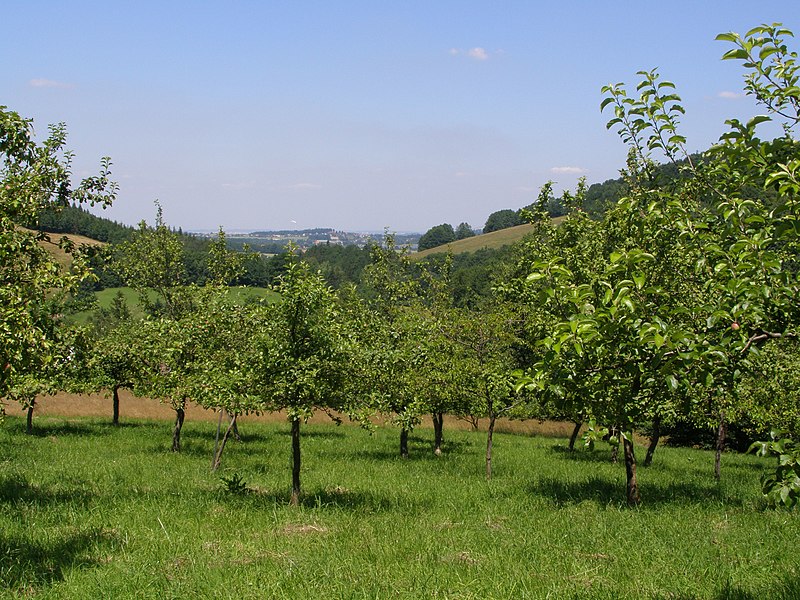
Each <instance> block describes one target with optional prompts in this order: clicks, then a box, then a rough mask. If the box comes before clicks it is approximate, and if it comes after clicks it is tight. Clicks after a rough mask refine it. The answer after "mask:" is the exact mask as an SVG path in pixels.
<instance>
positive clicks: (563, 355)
mask: <svg viewBox="0 0 800 600" xmlns="http://www.w3.org/2000/svg"><path fill="white" fill-rule="evenodd" d="M787 35H790V33H789V32H788V31H786V30H785V29H783V28H781V26H780V25H774V26H762V27H759V28H756V29H754V30H752V31H751V32H749V33H748V34H747V35H746V36H745V37H744V38H740V37H739V36H737V35H735V34H723V35H722V36H720V39H723V40H725V41H729V42H733V43H734V44H735V45H737V48H735V49H734V50H732V51H730V52H728V53H726V55H725V57H724V58H727V59H742V60H744V61H745V67H746V68H748V69H749V70H750V72H749V74H748V76H747V78H746V81H747V83H746V91H748V92H749V93H751V94H754V95H755V96H756V99H757V100H758V101H759V102H760V104H761V105H762V107H764V108H766V109H767V112H768V113H769V114H768V115H766V116H760V117H755V118H754V119H752V120H751V121H750V122H749V123H747V124H742V123H740V122H739V121H736V120H732V121H729V124H730V126H731V131H730V132H729V133H727V134H725V135H723V136H722V139H721V140H720V143H719V144H718V145H717V146H715V147H713V148H712V149H711V150H710V151H709V152H707V153H706V154H705V155H704V156H703V158H702V161H701V162H700V163H699V164H696V163H695V162H693V161H692V158H691V157H690V156H689V154H688V153H687V152H686V151H685V148H684V145H685V140H684V138H683V137H682V136H681V135H680V134H679V133H678V125H679V117H680V115H682V114H683V108H682V107H681V105H680V98H679V97H678V95H677V94H675V93H674V86H673V85H672V84H671V83H670V82H667V81H662V80H660V78H659V76H658V74H657V73H655V72H653V71H651V72H646V71H645V72H640V76H641V77H642V80H641V82H640V83H639V85H638V86H637V91H638V96H637V97H631V96H628V94H627V92H626V90H625V87H624V86H623V85H622V84H616V85H610V86H606V87H605V88H604V93H605V94H606V98H605V99H604V100H603V103H602V108H607V107H611V108H613V111H614V117H613V118H612V119H611V121H610V122H609V127H616V128H618V129H619V133H620V135H621V137H622V139H623V140H624V141H625V142H626V143H627V144H628V145H629V146H630V154H629V165H628V172H627V175H628V181H629V186H628V187H629V189H628V195H627V196H626V197H625V198H623V199H622V200H620V202H619V203H618V204H617V205H616V206H615V207H614V208H613V209H612V210H610V211H609V212H608V213H607V214H606V216H605V218H604V220H603V221H602V223H601V224H600V230H599V232H598V233H599V234H600V235H601V238H602V242H601V244H600V248H599V250H600V252H599V256H600V259H601V260H600V262H599V263H598V267H599V268H598V269H597V275H596V276H595V277H591V278H589V279H588V280H587V281H585V282H584V281H581V280H580V278H578V277H576V273H575V271H574V270H573V269H571V268H569V266H568V265H566V263H565V260H564V258H563V257H562V256H561V254H562V253H563V247H558V246H555V247H552V249H551V252H550V253H549V254H548V255H547V259H546V260H543V261H540V263H539V264H537V265H535V268H534V269H533V272H532V274H531V275H530V276H529V277H528V280H529V281H531V280H533V281H552V282H553V283H552V284H547V285H545V286H544V287H543V288H542V291H543V296H542V298H543V299H544V300H545V301H547V302H549V303H550V304H551V305H553V306H554V307H557V308H558V309H559V310H560V311H561V313H560V317H558V318H557V319H556V321H555V323H554V325H553V327H552V334H550V335H548V336H546V337H544V338H543V340H542V343H543V345H544V347H545V348H546V349H547V353H546V354H545V356H544V358H543V359H542V360H541V361H539V362H538V363H536V366H535V367H534V368H533V369H532V379H533V380H535V381H536V382H537V384H538V386H539V389H545V388H553V387H558V386H562V387H565V388H566V387H567V386H568V385H572V383H573V382H575V381H580V384H581V385H582V386H584V387H585V389H586V390H587V391H588V392H589V393H587V395H586V396H587V406H586V412H587V413H588V414H589V415H591V416H593V417H595V418H597V419H598V420H601V421H603V422H605V423H608V424H609V425H617V424H619V425H622V432H621V434H622V439H623V443H624V448H625V461H626V471H627V500H628V503H629V504H638V503H639V492H638V485H637V481H636V471H635V466H636V462H635V457H634V455H633V443H632V430H633V427H634V426H635V425H636V423H637V422H641V421H643V420H646V419H653V418H655V417H658V416H659V415H663V414H670V413H676V412H677V413H679V414H682V415H686V416H692V417H694V418H695V419H697V418H698V416H697V415H698V413H700V412H703V411H704V410H705V411H709V410H710V412H711V414H712V415H714V416H715V418H716V419H717V420H718V423H719V424H720V430H721V431H724V427H723V426H724V423H725V420H726V418H727V415H729V414H730V413H731V412H733V411H735V410H736V409H737V408H738V399H737V396H736V389H737V382H738V381H739V380H740V379H741V377H742V375H743V374H744V373H746V372H747V370H748V369H750V368H751V360H750V359H751V356H752V353H753V352H755V351H756V350H757V349H758V347H759V345H761V344H763V343H765V342H767V341H769V340H774V339H781V338H787V337H795V336H796V327H797V308H798V305H797V302H796V299H797V297H798V292H800V290H798V285H797V270H796V269H795V268H792V266H791V265H792V260H793V257H796V251H797V246H798V243H797V240H798V234H800V227H798V226H797V223H798V217H797V215H798V201H797V195H798V191H800V185H799V184H798V178H797V173H798V172H800V160H798V159H797V148H798V145H797V142H796V141H795V140H794V138H793V137H792V133H791V132H792V130H793V128H794V127H795V126H796V125H797V123H798V114H800V113H799V112H798V109H799V108H800V103H798V93H797V90H798V86H797V82H798V77H797V68H796V67H795V58H796V56H795V54H794V53H790V52H789V51H788V50H787V48H786V46H785V43H784V38H785V36H787ZM772 118H778V119H779V120H781V121H782V122H783V126H784V131H785V135H784V136H783V137H780V138H777V139H776V140H773V141H771V142H762V141H761V140H760V139H758V138H757V137H756V134H755V132H756V128H757V126H758V125H759V124H760V123H763V122H766V121H768V120H770V119H772ZM655 152H660V153H662V154H663V155H664V156H665V157H666V158H667V159H668V160H670V161H674V162H677V161H678V160H679V159H683V160H684V161H685V165H686V167H685V168H686V169H687V173H686V176H684V177H681V178H679V179H677V180H673V181H671V182H668V183H666V184H665V183H664V182H661V181H659V180H658V178H657V177H656V176H655V175H656V172H655V163H654V161H653V159H652V156H653V153H655ZM553 314H554V316H555V315H556V312H555V311H553ZM700 386H701V387H702V388H704V389H705V392H703V391H701V392H700V393H697V390H698V389H700ZM704 407H705V408H704ZM717 472H718V466H717Z"/></svg>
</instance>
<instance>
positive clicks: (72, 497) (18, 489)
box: [0, 474, 94, 506]
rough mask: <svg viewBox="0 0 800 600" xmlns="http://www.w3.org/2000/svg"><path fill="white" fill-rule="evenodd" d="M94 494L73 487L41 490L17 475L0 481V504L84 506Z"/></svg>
mask: <svg viewBox="0 0 800 600" xmlns="http://www.w3.org/2000/svg"><path fill="white" fill-rule="evenodd" d="M93 496H94V494H92V493H90V492H88V491H87V490H86V489H83V488H76V487H73V488H72V489H66V490H59V489H57V490H53V489H43V488H41V487H39V486H37V485H34V484H31V483H29V482H28V481H27V479H25V477H23V476H22V475H19V474H14V475H11V476H8V477H5V478H4V479H3V480H2V481H0V502H7V503H25V504H32V505H37V506H42V505H46V504H54V503H58V504H63V503H70V504H78V505H86V504H88V503H89V502H90V500H91V499H92V498H93Z"/></svg>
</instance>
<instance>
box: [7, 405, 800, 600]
mask: <svg viewBox="0 0 800 600" xmlns="http://www.w3.org/2000/svg"><path fill="white" fill-rule="evenodd" d="M37 427H38V431H37V435H35V436H26V435H24V423H23V421H22V420H21V419H18V418H8V419H7V421H6V422H5V424H4V425H3V427H2V431H0V442H2V446H3V448H4V449H5V451H4V457H3V460H2V462H1V463H0V581H2V583H3V585H4V588H5V595H6V596H9V597H15V596H19V597H25V596H28V595H36V597H42V598H99V597H103V598H184V597H186V598H188V597H210V598H390V597H391V598H612V597H613V598H714V599H716V598H757V597H800V594H798V592H797V591H796V590H797V589H798V588H800V585H798V584H800V572H798V564H797V561H796V551H795V550H796V542H797V539H798V537H799V536H798V534H800V524H799V523H798V518H797V515H796V514H795V513H787V512H780V511H779V512H774V511H769V510H765V509H764V508H763V505H762V502H761V500H760V494H759V487H758V476H759V474H760V473H761V472H762V471H763V470H764V469H765V468H767V466H768V464H769V463H766V462H765V461H764V459H759V458H756V457H753V456H741V455H733V454H731V455H726V456H725V463H724V470H723V479H722V482H721V483H719V484H717V483H715V482H714V480H713V475H712V464H713V458H712V455H711V454H709V453H707V452H703V451H697V450H681V449H667V448H662V449H659V451H658V453H657V454H656V460H655V462H654V465H653V466H652V467H650V468H649V469H641V470H640V481H641V488H642V496H643V499H644V505H643V506H642V507H641V508H639V509H635V510H631V509H628V508H625V507H624V505H623V503H624V481H625V473H624V467H623V466H622V465H612V464H611V463H610V462H609V460H608V452H605V451H603V450H602V449H599V450H596V451H594V452H589V451H585V450H578V451H576V452H575V453H569V452H567V451H566V441H565V440H558V439H553V438H538V437H528V436H521V435H510V434H497V435H496V443H495V477H494V479H493V480H492V481H490V482H487V481H485V480H484V479H483V477H482V474H483V464H482V452H483V445H484V437H483V435H482V434H480V433H473V432H469V431H451V432H446V443H445V447H444V450H445V453H444V455H443V456H441V457H438V458H437V457H435V456H433V454H432V452H431V440H430V439H428V438H430V437H431V436H430V435H429V434H430V432H429V431H428V430H424V429H420V430H417V432H416V433H415V435H414V436H412V438H411V459H410V460H402V459H400V458H399V457H398V456H397V448H396V445H397V432H396V430H393V429H390V428H379V429H378V430H377V431H376V432H375V433H374V434H373V435H369V434H368V433H366V432H364V431H362V430H360V429H357V428H355V427H348V426H343V427H335V426H332V425H331V426H328V425H309V426H306V427H304V430H303V459H304V469H303V473H302V477H303V483H304V486H305V495H304V499H303V502H302V504H301V506H300V507H297V508H292V507H290V506H288V498H289V487H290V486H289V484H290V476H289V466H290V450H289V443H290V441H289V435H288V425H281V424H261V423H258V424H257V423H249V424H247V425H246V429H245V428H244V427H243V429H244V430H243V431H242V434H243V441H242V442H239V443H233V444H232V445H230V446H229V448H228V450H227V451H226V456H225V457H224V463H223V471H222V473H221V474H220V473H217V474H212V473H211V472H210V469H209V467H210V461H211V453H212V450H213V443H214V440H213V434H214V424H212V423H207V422H204V423H198V422H192V423H187V426H186V427H185V429H184V443H183V451H182V453H181V454H173V453H171V452H169V451H168V449H169V443H170V431H169V425H168V424H167V423H165V422H156V421H141V422H135V423H132V424H129V425H124V426H121V427H118V428H113V427H111V426H109V425H106V424H105V422H104V421H100V420H95V419H89V418H83V419H72V420H67V419H63V418H54V417H46V418H45V417H42V418H40V419H39V420H38V421H37ZM640 451H641V449H640ZM234 474H235V475H238V476H239V477H240V478H241V480H242V481H244V482H245V484H246V486H247V489H248V493H243V494H237V493H233V492H232V491H229V490H228V486H226V484H225V483H224V482H223V481H222V480H221V477H222V478H226V479H228V480H229V481H230V480H232V479H233V476H234ZM792 594H793V595H792Z"/></svg>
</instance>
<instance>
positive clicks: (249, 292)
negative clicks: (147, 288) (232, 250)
mask: <svg viewBox="0 0 800 600" xmlns="http://www.w3.org/2000/svg"><path fill="white" fill-rule="evenodd" d="M119 292H121V293H122V295H123V297H124V298H125V302H126V303H127V305H128V307H129V308H130V310H131V314H132V315H133V316H134V317H137V318H139V317H142V316H144V311H143V310H142V308H141V306H140V305H139V294H138V292H136V291H135V290H133V289H131V288H129V287H114V288H105V289H103V290H100V291H98V292H95V293H94V295H95V298H96V299H97V306H98V308H104V309H107V308H109V307H110V306H111V303H112V301H113V300H114V297H115V296H116V295H117V293H119ZM228 294H229V295H230V296H231V297H232V298H234V299H236V300H237V301H239V302H247V301H252V300H261V299H264V300H266V301H267V302H275V301H276V300H277V298H278V294H277V292H274V291H272V290H271V289H267V288H260V287H232V288H228ZM150 298H151V300H155V299H156V293H155V292H153V291H151V292H150ZM93 315H94V310H87V311H81V312H77V313H75V314H73V315H71V316H70V319H71V321H72V322H75V323H79V324H82V325H85V324H86V323H88V322H89V321H90V320H91V319H92V317H93Z"/></svg>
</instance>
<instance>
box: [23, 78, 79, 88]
mask: <svg viewBox="0 0 800 600" xmlns="http://www.w3.org/2000/svg"><path fill="white" fill-rule="evenodd" d="M28 85H30V86H31V87H39V88H64V89H67V88H71V87H74V86H73V85H72V84H71V83H64V82H63V81H54V80H53V79H41V78H40V79H31V80H30V81H28Z"/></svg>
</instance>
